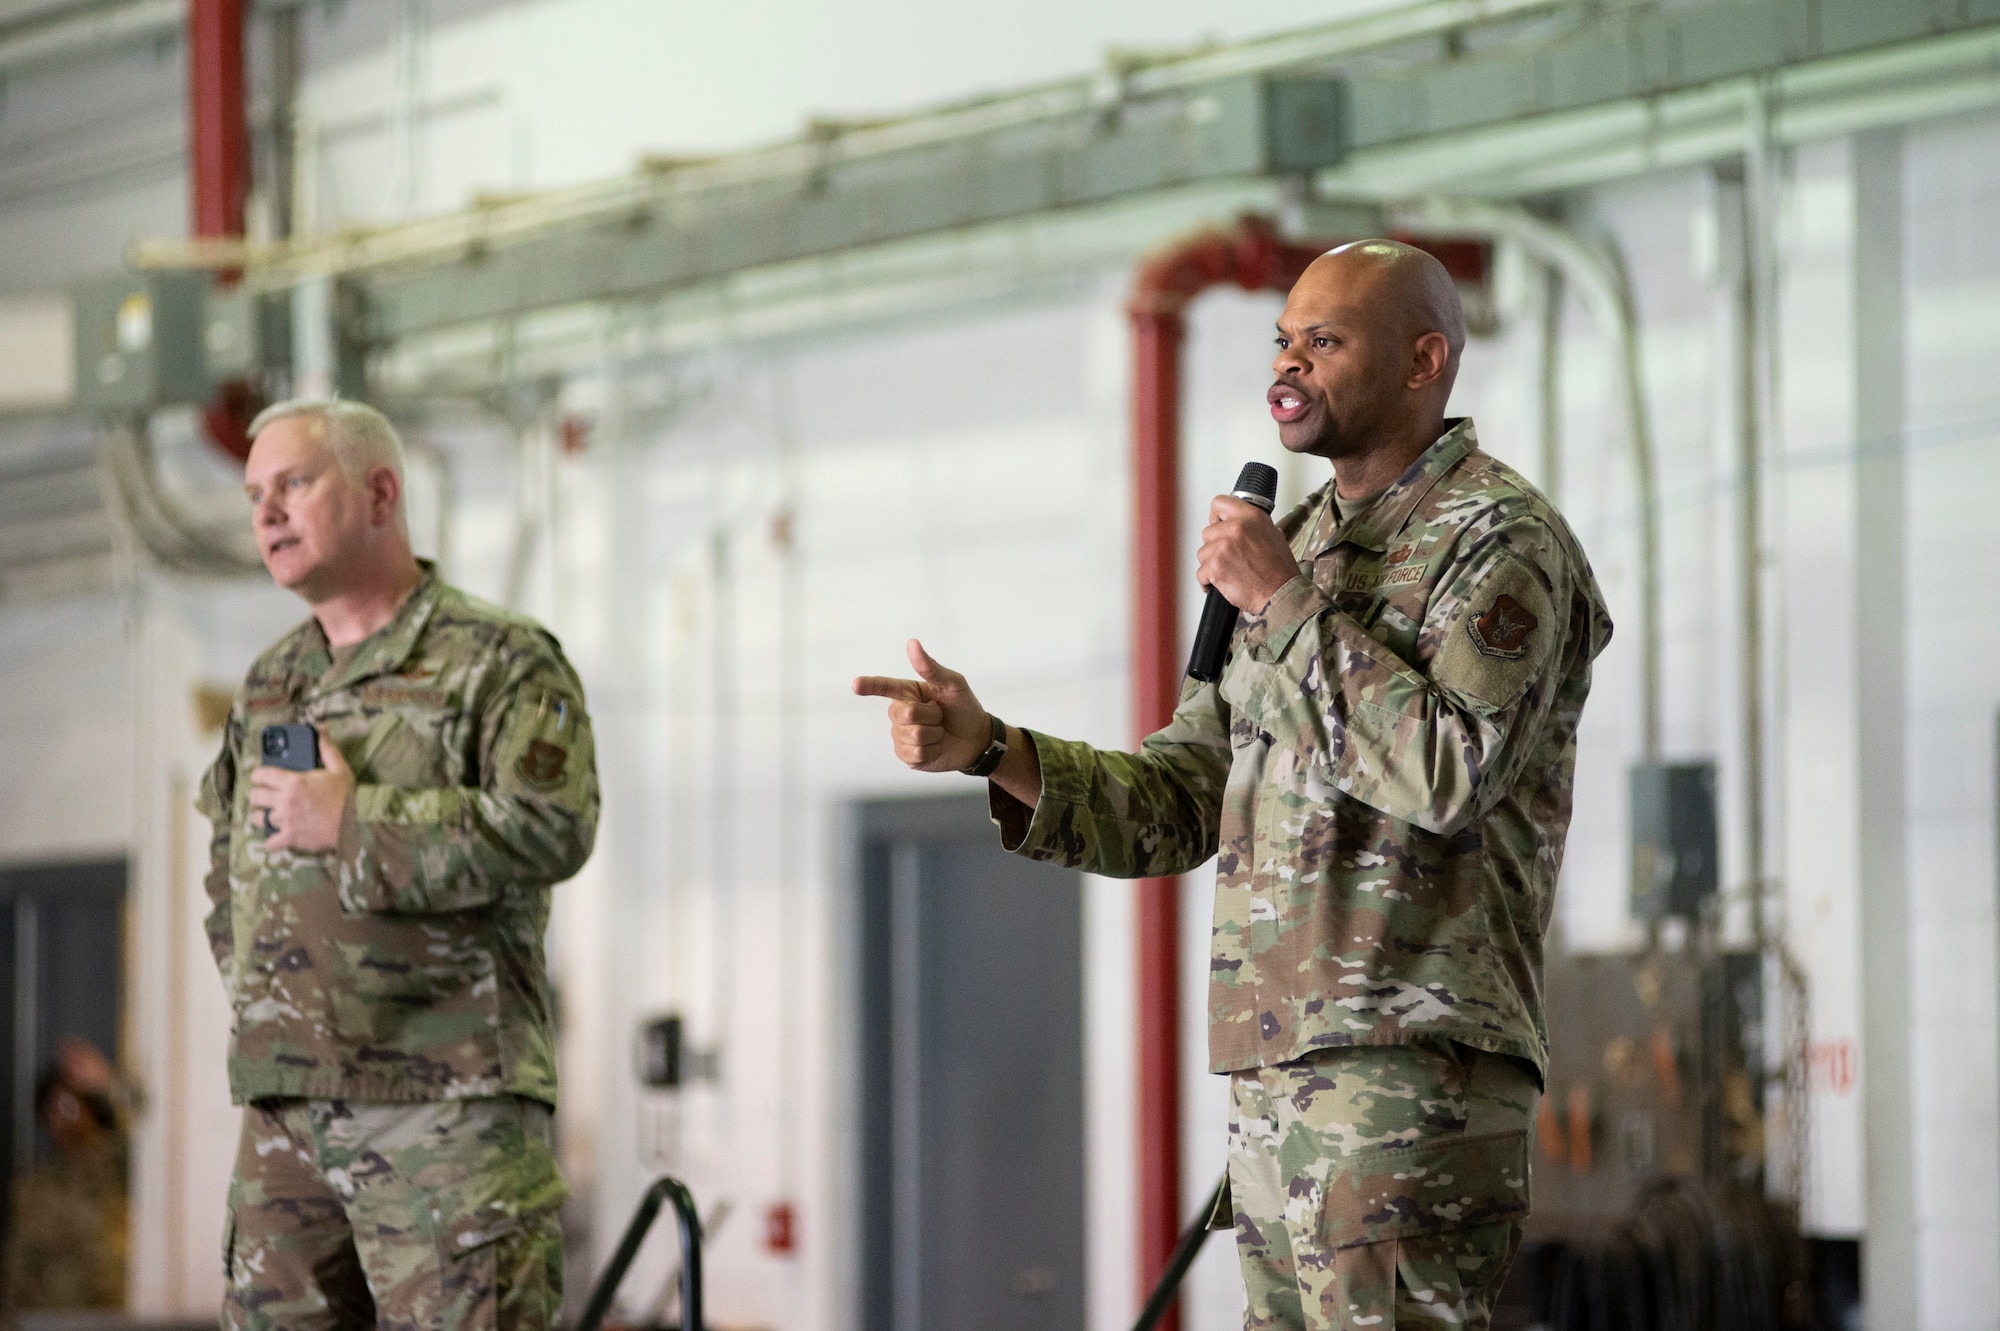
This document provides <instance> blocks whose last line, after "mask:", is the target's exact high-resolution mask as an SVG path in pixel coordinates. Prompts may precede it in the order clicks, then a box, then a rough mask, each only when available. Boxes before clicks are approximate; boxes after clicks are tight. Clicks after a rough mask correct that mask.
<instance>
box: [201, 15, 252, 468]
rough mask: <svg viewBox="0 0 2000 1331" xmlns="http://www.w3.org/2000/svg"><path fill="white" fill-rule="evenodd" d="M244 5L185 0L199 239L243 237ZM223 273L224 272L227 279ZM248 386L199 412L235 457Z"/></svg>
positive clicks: (240, 446) (246, 133)
mask: <svg viewBox="0 0 2000 1331" xmlns="http://www.w3.org/2000/svg"><path fill="white" fill-rule="evenodd" d="M245 3H246V0H188V9H187V53H188V158H189V161H188V168H189V176H190V193H191V195H192V200H191V202H192V208H191V210H190V211H191V213H192V217H191V224H192V227H193V230H194V234H195V235H196V236H200V237H209V236H219V237H231V236H241V235H242V234H243V220H244V208H245V205H246V204H247V203H248V201H249V198H250V121H249V116H248V115H247V114H246V112H245V110H244V76H243V22H244V6H245ZM227 276H228V275H226V277H227ZM256 405H257V404H256V400H255V397H254V395H253V394H252V392H251V389H250V386H249V385H248V384H245V383H240V382H238V383H232V384H226V385H224V386H223V389H222V391H221V392H220V393H219V394H218V395H217V397H216V399H215V401H213V402H211V403H209V405H208V406H207V407H206V408H204V409H203V417H204V419H205V420H206V422H207V425H208V433H209V437H210V438H211V439H213V440H214V441H215V443H216V446H217V447H219V448H221V449H222V450H223V451H224V452H227V453H229V454H231V455H233V456H235V457H237V458H247V457H248V456H249V455H250V439H249V434H248V427H249V424H250V418H251V417H252V416H253V415H255V414H256Z"/></svg>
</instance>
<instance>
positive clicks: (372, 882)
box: [196, 565, 598, 1104]
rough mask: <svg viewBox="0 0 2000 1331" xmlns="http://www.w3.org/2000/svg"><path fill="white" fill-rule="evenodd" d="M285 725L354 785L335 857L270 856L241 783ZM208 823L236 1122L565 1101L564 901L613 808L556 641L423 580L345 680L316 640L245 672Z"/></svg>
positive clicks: (347, 669)
mask: <svg viewBox="0 0 2000 1331" xmlns="http://www.w3.org/2000/svg"><path fill="white" fill-rule="evenodd" d="M289 721H307V722H315V723H318V724H320V725H323V726H325V727H326V729H327V731H328V732H329V733H330V735H331V736H332V739H333V742H334V743H335V744H337V745H338V746H339V747H340V752H341V755H342V757H343V758H345V759H346V761H347V763H348V765H349V766H350V767H352V768H353V769H354V776H355V780H356V782H357V785H356V789H355V793H354V798H353V800H352V801H351V803H350V806H349V808H348V811H347V814H346V817H345V820H344V827H343V831H342V835H341V844H340V847H339V849H338V850H337V851H332V852H326V853H321V854H303V853H294V852H291V851H277V852H269V851H266V850H265V849H264V839H265V837H264V832H263V829H262V826H261V819H259V818H256V817H253V815H254V813H255V811H254V810H252V809H251V808H250V806H249V803H248V796H249V789H250V783H249V780H248V774H249V772H250V770H251V769H252V768H254V767H256V766H257V765H258V764H259V763H260V762H261V755H260V748H259V744H260V737H261V735H262V732H263V728H264V727H265V726H266V725H270V724H274V723H277V722H289ZM196 807H197V808H199V809H200V810H201V812H202V813H204V814H206V815H207V816H208V818H209V819H210V821H211V822H212V823H213V824H214V827H215V836H214V841H213V843H212V846H211V851H210V860H211V866H212V867H211V869H210V871H209V874H208V879H207V887H208V895H209V899H210V901H211V902H212V903H213V905H214V909H213V910H212V911H211V912H210V914H209V916H208V921H207V928H208V938H209V945H210V946H211V948H212V949H213V950H214V952H215V960H216V964H217V965H218V966H219V967H221V970H222V977H223V982H224V984H225V986H226V987H227V989H228V991H229V997H230V1002H231V1006H232V1008H233V1010H234V1022H233V1029H232V1035H231V1041H230V1054H229V1081H230V1089H231V1092H232V1093H233V1095H234V1097H235V1099H236V1101H237V1102H238V1103H239V1104H240V1103H243V1102H245V1101H248V1100H254V1099H258V1098H262V1097H266V1096H313V1097H328V1098H339V1099H352V1100H364V1101H420V1100H444V1099H456V1098H462V1097H471V1096H488V1095H500V1094H516V1095H525V1096H532V1097H534V1098H536V1099H539V1100H545V1101H548V1102H549V1103H551V1104H553V1103H554V1102H555V1097H556V1061H555V1029H554V1015H553V1011H552V1004H551V997H550V992H549V983H548V975H547V965H546V962H545V960H544V957H543V951H542V935H543V931H544V930H545V929H546V927H547V925H548V918H549V893H548V888H549V886H550V885H551V884H553V883H556V882H558V881H560V880H562V879H564V878H567V877H569V876H570V875H571V874H574V873H575V872H576V871H577V869H578V868H580V867H581V866H582V864H583V862H584V860H585V859H586V858H587V857H588V856H589V854H590V848H591V843H592V841H593V839H594V838H595V836H596V830H597V808H598V801H597V771H596V756H595V750H594V747H593V744H592V739H591V731H590V723H589V720H588V718H587V716H586V715H585V713H584V708H583V687H582V685H581V684H580V683H579V682H578V681H577V677H576V674H575V672H574V671H572V670H571V669H570V666H569V663H568V662H567V661H566V660H564V659H563V655H562V649H561V648H560V647H559V646H558V645H557V643H556V640H555V639H554V638H553V637H551V636H550V635H549V633H548V632H547V631H546V630H544V629H542V628H541V627H539V626H538V625H536V624H535V623H534V622H533V621H531V620H528V619H525V618H523V617H521V616H518V615H513V614H509V613H507V612H506V611H503V610H499V609H497V608H495V607H493V606H490V605H487V604H485V603H484V602H481V601H479V600H477V599H476V598H474V597H471V596H468V595H466V594H465V593H464V592H461V591H459V590H457V589H456V588H453V587H450V586H447V585H446V584H445V583H443V582H441V581H439V580H438V578H437V577H436V574H435V572H434V571H433V570H431V569H430V568H429V566H428V565H427V566H426V567H425V574H424V579H423V581H422V582H421V583H420V584H419V585H418V586H417V588H416V590H415V591H413V592H412V593H411V594H410V597H409V599H408V600H407V601H406V602H405V603H404V605H403V607H402V609H401V610H400V611H399V612H398V613H397V615H396V618H395V619H394V620H393V621H391V622H390V623H389V624H387V625H385V626H384V627H383V628H381V629H380V630H378V631H377V632H376V633H375V634H373V635H372V636H371V637H369V638H368V639H367V640H366V641H365V642H363V643H362V644H361V645H360V647H359V648H358V650H357V651H356V652H355V654H354V655H353V657H352V658H351V659H350V660H349V661H348V662H347V664H346V665H345V666H344V667H343V668H342V669H340V670H338V671H334V670H333V657H332V654H331V653H330V652H329V650H328V647H327V642H326V637H325V635H324V634H323V633H322V632H321V631H320V628H319V625H318V623H317V622H316V621H314V620H310V619H309V620H307V621H306V622H305V623H304V624H301V625H300V626H299V627H298V628H296V629H294V630H293V631H292V632H291V633H290V634H288V635H286V637H285V638H284V639H283V640H281V641H280V642H279V643H278V644H277V645H276V646H275V647H273V648H271V650H269V651H268V652H266V653H264V655H263V656H262V657H260V658H258V660H257V662H256V664H254V665H252V666H251V667H250V672H249V674H248V675H247V676H246V677H245V678H244V681H243V687H242V688H241V689H240V690H239V691H238V693H237V694H236V699H235V703H234V705H233V706H232V708H231V709H230V713H229V720H228V723H227V726H226V728H225V731H224V735H223V744H222V753H221V756H220V757H218V758H217V759H216V760H215V764H214V766H213V767H211V768H210V769H209V772H208V777H207V779H206V781H205V782H204V783H203V786H202V792H201V799H200V800H199V802H198V804H197V806H196Z"/></svg>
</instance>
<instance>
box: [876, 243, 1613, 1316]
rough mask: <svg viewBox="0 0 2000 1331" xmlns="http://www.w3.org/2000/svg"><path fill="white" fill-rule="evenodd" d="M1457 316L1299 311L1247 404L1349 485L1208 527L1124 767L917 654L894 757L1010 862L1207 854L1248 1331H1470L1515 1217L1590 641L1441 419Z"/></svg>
mask: <svg viewBox="0 0 2000 1331" xmlns="http://www.w3.org/2000/svg"><path fill="white" fill-rule="evenodd" d="M1464 341H1465V332H1464V318H1463V315H1462V313H1461V311H1460V308H1459V301H1458V295H1457V290H1456V288H1455V287H1454V285H1453V283H1452V281H1451V278H1450V277H1449V275H1447V274H1446V273H1445V271H1444V269H1443V267H1442V266H1441V265H1439V264H1438V263H1437V261H1436V260H1435V259H1433V258H1432V257H1430V256H1429V255H1427V254H1424V253H1423V252H1421V251H1419V250H1415V249H1412V248H1410V247H1408V246H1405V245H1400V244H1397V243H1395V242H1392V241H1364V242H1361V243H1358V244H1355V245H1349V246H1344V247H1342V248H1340V249H1337V250H1334V251H1332V252H1330V253H1328V254H1326V255H1324V256H1322V257H1321V258H1320V259H1319V260H1317V261H1316V262H1315V263H1314V264H1313V265H1312V267H1311V268H1310V269H1308V270H1307V272H1306V274H1305V275H1304V276H1303V277H1302V278H1301V279H1300V280H1299V282H1298V284H1297V285H1296V286H1295V287H1294V288H1293V289H1292V292H1291V294H1290V296H1289V298H1288V299H1287V301H1286V304H1285V310H1284V314H1283V315H1282V317H1281V318H1280V319H1279V322H1278V342H1277V345H1278V354H1277V358H1276V360H1275V362H1274V364H1273V371H1274V375H1275V379H1274V382H1273V384H1272V386H1271V389H1270V391H1269V394H1268V400H1269V404H1270V408H1271V414H1272V416H1273V418H1274V419H1275V420H1276V421H1277V422H1278V432H1279V438H1280V440H1281V441H1282V442H1283V444H1284V446H1285V447H1286V448H1287V449H1288V450H1290V451H1292V452H1294V453H1307V454H1312V455H1315V456H1319V457H1324V458H1326V459H1328V460H1329V461H1331V462H1332V464H1333V470H1334V479H1333V480H1332V481H1331V482H1329V483H1328V484H1327V485H1326V486H1324V487H1322V488H1321V489H1320V490H1319V491H1317V492H1316V493H1314V494H1313V495H1312V496H1310V497H1309V498H1308V499H1307V500H1306V501H1305V502H1304V503H1303V504H1301V505H1300V506H1299V507H1298V508H1296V509H1294V510H1293V511H1292V512H1291V513H1289V514H1287V515H1286V516H1284V517H1283V518H1282V519H1279V520H1278V521H1276V522H1274V521H1272V519H1271V518H1270V517H1269V516H1267V515H1266V514H1265V513H1264V512H1263V511H1262V510H1261V509H1259V508H1257V507H1256V506H1254V505H1252V504H1250V503H1247V502H1245V501H1243V500H1241V499H1238V498H1235V497H1233V496H1229V495H1224V496H1220V497H1218V498H1217V499H1216V500H1215V502H1214V504H1213V505H1212V506H1211V508H1210V511H1209V518H1210V521H1209V525H1208V527H1207V529H1206V531H1205V532H1204V533H1203V537H1202V544H1201V551H1200V556H1199V563H1198V571H1197V577H1198V579H1199V580H1200V582H1201V583H1202V585H1204V586H1207V587H1213V588H1217V589H1219V590H1220V591H1221V592H1222V594H1223V595H1224V596H1225V597H1226V598H1227V599H1228V600H1229V601H1230V603H1232V604H1233V605H1235V606H1236V607H1237V608H1238V610H1239V611H1240V612H1241V613H1240V619H1239V623H1238V626H1237V629H1236V634H1235V638H1234V642H1233V649H1232V651H1231V653H1230V656H1229V659H1228V662H1227V665H1226V666H1225V668H1224V670H1223V673H1222V676H1221V678H1220V679H1219V680H1218V681H1217V682H1216V683H1213V684H1197V683H1195V682H1194V681H1189V683H1188V685H1187V686H1186V687H1185V688H1184V689H1183V692H1182V694H1181V700H1180V705H1179V707H1178V709H1177V710H1176V712H1175V715H1174V719H1173V721H1172V723H1171V724H1169V725H1168V726H1167V727H1166V728H1165V729H1164V730H1161V731H1159V732H1158V733H1156V734H1154V735H1151V736H1149V737H1148V738H1147V739H1146V740H1145V741H1144V743H1142V744H1141V745H1140V747H1139V750H1138V752H1136V753H1117V752H1106V751H1102V750H1098V749H1094V748H1092V747H1090V746H1088V745H1085V744H1081V743H1077V742H1074V741H1068V740H1061V739H1056V738H1054V737H1052V736H1049V735H1045V734H1041V733H1038V732H1031V731H1026V730H1021V729H1018V728H1015V727H1012V726H1007V725H1003V724H1002V723H1000V722H998V721H997V720H995V719H994V718H993V717H991V715H990V714H989V713H987V711H986V710H985V708H984V707H983V706H982V705H981V704H980V702H979V700H978V698H977V697H976V696H975V695H974V694H973V692H972V689H971V687H970V686H969V685H968V684H967V682H966V680H965V678H964V676H962V675H960V674H959V673H958V672H956V671H953V670H949V669H947V668H945V667H944V666H942V665H940V664H938V663H937V662H936V661H935V660H933V659H932V658H931V657H930V656H929V655H928V653H926V652H925V651H924V649H923V647H922V645H921V644H919V643H917V642H916V641H914V640H913V641H912V642H911V643H910V644H909V657H910V663H911V666H912V667H913V669H914V670H915V672H916V675H917V678H915V679H892V678H882V677H866V678H863V679H858V680H856V681H855V691H856V692H857V693H861V694H865V695H870V696H876V697H885V698H888V699H889V700H890V704H889V720H890V733H891V739H892V742H893V744H894V746H895V751H896V755H897V756H898V757H899V758H901V759H902V760H903V761H904V762H905V763H907V764H908V765H910V766H911V767H914V768H917V769H918V770H921V771H930V772H950V771H967V772H970V773H972V774H975V775H980V776H984V777H986V778H987V780H988V782H989V797H990V800H991V804H992V809H993V816H994V819H995V821H996V822H997V823H998V825H999V827H1000V833H1001V840H1002V844H1003V845H1004V846H1006V848H1007V849H1009V850H1011V851H1015V852H1017V853H1019V854H1022V855H1026V856H1029V857H1031V858H1034V859H1038V860H1044V861H1047V862H1049V863H1053V864H1061V865H1066V866H1070V867H1073V868H1078V869H1083V870H1086V871H1088V872H1091V873H1097V874H1107V875H1112V876H1117V877H1132V878H1148V877H1165V876H1170V875H1174V874H1180V873H1184V872H1187V871H1188V870H1191V869H1193V868H1195V867H1196V866H1197V865H1199V864H1201V863H1203V862H1204V861H1206V860H1207V859H1208V858H1209V857H1210V856H1214V855H1218V854H1219V856H1220V858H1219V860H1218V863H1217V875H1216V904H1215V923H1214V929H1213V934H1212V940H1213V946H1212V958H1211V963H1210V976H1211V982H1210V994H1209V1050H1210V1065H1211V1070H1212V1071H1215V1072H1218V1073H1226V1074H1228V1075H1229V1076H1230V1078H1231V1115H1230V1128H1229V1132H1230V1145H1229V1182H1230V1196H1231V1205H1232V1209H1233V1214H1234V1217H1235V1222H1236V1234H1237V1251H1238V1256H1239V1261H1240V1265H1241V1268H1242V1271H1243V1276H1244V1282H1245V1286H1246V1289H1247V1293H1248V1312H1247V1314H1246V1320H1245V1326H1246V1328H1253V1329H1255V1331H1263V1329H1265V1328H1298V1329H1300V1331H1305V1329H1307V1328H1311V1331H1322V1329H1331V1328H1336V1327H1340V1328H1345V1327H1352V1326H1368V1327H1388V1326H1394V1327H1396V1328H1399V1331H1404V1329H1407V1328H1411V1327H1416V1328H1438V1329H1440V1331H1442V1329H1443V1328H1452V1331H1470V1329H1472V1328H1479V1327H1484V1326H1485V1325H1486V1324H1487V1320H1488V1318H1489V1316H1490V1313H1491V1309H1492V1306H1493V1302H1494V1298H1495V1296H1496V1294H1497V1293H1498V1290H1499V1287H1500V1284H1501V1281H1502V1280H1503V1279H1504V1276H1505V1274H1506V1270H1507V1267H1508V1265H1509V1263H1510V1262H1511V1260H1512V1257H1513V1253H1514V1250H1515V1248H1516V1246H1517V1245H1518V1244H1519V1241H1520V1235H1521V1221H1522V1219H1523V1218H1524V1217H1525V1215H1526V1214H1527V1211H1528V1204H1529V1160H1530V1155H1531V1152H1530V1145H1531V1141H1530V1137H1531V1134H1532V1131H1533V1124H1534V1114H1535V1107H1536V1103H1537V1100H1538V1098H1539V1095H1540V1092H1541V1083H1542V1077H1543V1074H1544V1072H1545V1070H1546V1068H1547V1062H1548V1037H1547V1031H1546V1028H1545V1025H1544V1019H1543V1012H1542V1000H1541V981H1540V975H1541V962H1542V947H1543V940H1544V937H1545V935H1546V931H1547V928H1548V924H1549V918H1550V912H1551V910H1552V906H1553V901H1554V894H1555V887H1556V879H1557V875H1558V873H1559V870H1560V868H1561V864H1562V854H1563V843H1564V840H1565V837H1566V835H1567V833H1568V828H1569V819H1570V808H1571V783H1572V779H1573V776H1574V772H1575V763H1576V730H1577V724H1578V719H1579V717H1580V715H1581V713H1582V709H1583V704H1584V699H1585V697H1586V695H1587V694H1588V692H1589V688H1590V669H1591V663H1592V661H1593V660H1595V658H1596V657H1597V655H1598V654H1599V653H1600V652H1601V651H1602V650H1603V648H1604V646H1605V644H1606V643H1607V642H1608V641H1609V639H1610V635H1611V622H1610V619H1609V617H1608V615H1607V614H1606V612H1605V609H1604V604H1603V600H1602V598H1601V596H1600V595H1599V593H1598V590H1597V586H1596V583H1595V580H1594V579H1593V577H1592V574H1591V571H1590V566H1589V563H1588V561H1587V560H1586V559H1585V557H1584V554H1583V551H1582V549H1581V548H1580V547H1579V545H1578V544H1577V541H1576V537H1575V535H1574V534H1573V533H1572V532H1571V531H1570V529H1569V527H1568V525H1567V524H1566V523H1565V522H1564V521H1563V518H1562V516H1561V514H1559V513H1558V512H1557V511H1556V510H1555V508H1554V507H1553V506H1552V505H1551V504H1550V503H1549V501H1548V500H1547V499H1546V498H1544V497H1543V496H1542V495H1541V494H1540V493H1539V492H1537V491H1536V490H1535V489H1534V488H1533V487H1532V486H1531V485H1529V484H1528V483H1527V482H1526V481H1525V480H1523V479H1522V478H1521V477H1520V476H1519V475H1518V474H1517V473H1515V472H1514V471H1513V470H1512V469H1511V468H1509V467H1507V466H1506V465H1505V464H1503V463H1501V462H1498V461H1497V460H1495V459H1494V458H1492V457H1490V456H1489V455H1487V454H1486V453H1484V452H1482V451H1481V450H1480V449H1479V447H1478V441H1477V439H1476V437H1475V435H1474V433H1473V427H1472V422H1471V421H1470V420H1469V419H1456V420H1452V419H1447V418H1446V417H1445V414H1444V412H1445V407H1446V403H1447V401H1448V399H1449V397H1450V393H1451V386H1452V381H1453V379H1454V378H1455V376H1456V374H1457V370H1458V361H1459V355H1460V352H1461V349H1462V348H1463V346H1464Z"/></svg>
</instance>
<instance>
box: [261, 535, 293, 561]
mask: <svg viewBox="0 0 2000 1331" xmlns="http://www.w3.org/2000/svg"><path fill="white" fill-rule="evenodd" d="M298 543H299V538H298V537H296V536H280V537H279V538H278V539H277V540H275V541H273V542H271V543H270V544H269V545H267V546H265V547H264V558H266V559H270V558H272V557H273V556H275V555H278V554H280V553H282V552H283V551H286V550H290V549H291V548H292V547H294V546H296V545H297V544H298Z"/></svg>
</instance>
